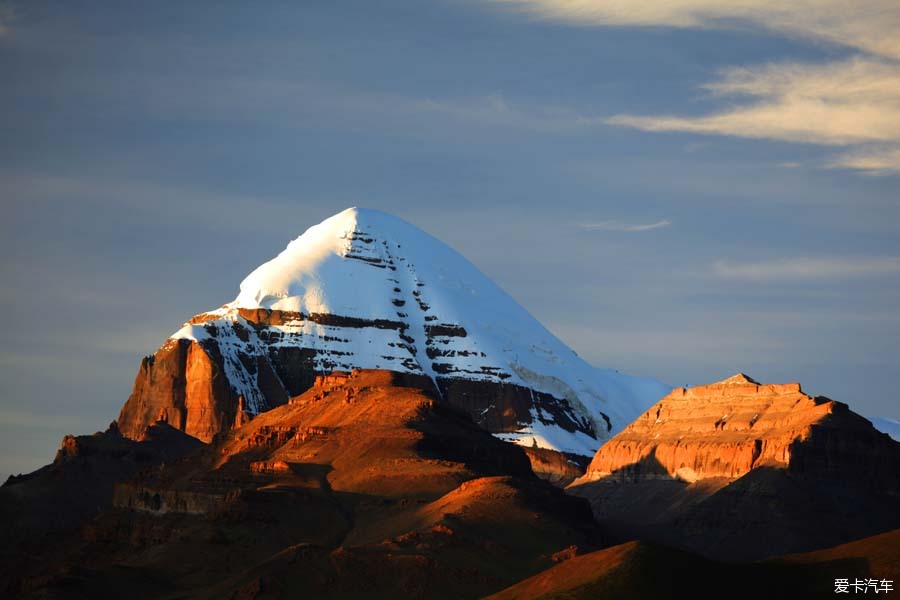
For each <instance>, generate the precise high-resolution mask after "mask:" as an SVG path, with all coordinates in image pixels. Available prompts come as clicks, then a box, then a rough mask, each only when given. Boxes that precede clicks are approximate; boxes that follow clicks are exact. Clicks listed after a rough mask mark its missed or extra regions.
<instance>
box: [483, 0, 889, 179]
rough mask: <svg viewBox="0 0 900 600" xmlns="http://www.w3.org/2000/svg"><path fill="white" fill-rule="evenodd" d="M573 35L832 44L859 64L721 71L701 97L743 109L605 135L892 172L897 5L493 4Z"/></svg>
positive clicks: (623, 118)
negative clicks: (692, 137)
mask: <svg viewBox="0 0 900 600" xmlns="http://www.w3.org/2000/svg"><path fill="white" fill-rule="evenodd" d="M496 1H498V2H500V3H504V4H512V5H515V6H518V7H519V8H521V9H523V10H525V11H527V12H528V13H530V14H532V15H535V16H537V17H539V18H545V19H553V20H558V21H562V22H566V23H570V24H574V25H606V26H648V25H650V26H667V27H679V28H687V27H693V28H727V27H736V26H747V25H750V26H755V27H759V28H762V29H766V30H770V31H775V32H778V33H781V34H785V35H788V36H791V37H801V38H807V39H815V40H820V41H825V42H830V43H836V44H841V45H844V46H846V47H849V48H852V49H855V50H857V51H858V52H859V53H860V56H858V57H856V58H854V59H851V60H843V61H835V62H830V63H826V64H805V63H781V64H770V65H760V66H755V67H741V68H732V69H727V70H725V71H724V72H723V73H722V74H721V76H720V78H719V79H718V80H717V81H714V82H712V83H710V84H708V85H706V86H704V88H705V90H706V91H707V92H711V93H712V94H713V95H714V96H718V97H723V98H738V99H742V100H743V103H742V104H738V105H737V106H735V107H730V108H728V109H726V110H721V111H717V112H713V113H709V114H705V115H700V116H677V115H659V114H657V115H633V114H619V115H615V116H613V117H611V118H609V119H608V120H607V123H609V124H611V125H618V126H625V127H633V128H636V129H641V130H644V131H652V132H689V133H699V134H707V135H725V136H734V137H742V138H754V139H766V140H778V141H787V142H799V143H809V144H819V145H827V146H846V147H849V148H851V149H852V150H851V152H849V153H847V154H846V155H843V156H839V157H838V158H836V159H834V160H832V161H831V162H830V163H829V164H828V165H826V166H830V167H840V168H848V169H854V170H858V171H862V172H866V173H869V174H875V175H884V174H890V173H898V172H900V36H898V35H897V33H896V32H897V31H900V5H898V4H897V3H896V1H895V0H869V1H867V2H866V3H865V6H864V7H861V6H858V5H855V4H848V3H846V2H841V1H836V0H797V1H796V2H780V1H773V0H754V1H750V0H736V1H734V2H715V1H711V0H676V1H668V0H666V1H664V0H648V1H646V2H641V3H630V2H616V1H613V2H607V1H601V0H496Z"/></svg>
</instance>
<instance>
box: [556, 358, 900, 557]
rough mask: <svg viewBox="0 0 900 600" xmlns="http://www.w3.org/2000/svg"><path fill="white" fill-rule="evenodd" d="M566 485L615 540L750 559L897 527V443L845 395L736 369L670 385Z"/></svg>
mask: <svg viewBox="0 0 900 600" xmlns="http://www.w3.org/2000/svg"><path fill="white" fill-rule="evenodd" d="M568 489H569V491H570V492H571V493H573V494H575V495H578V496H581V497H585V498H588V499H589V500H590V501H591V504H592V507H593V509H594V513H595V516H596V518H597V519H598V520H599V521H600V522H601V523H602V524H603V525H605V526H606V527H607V528H608V529H609V530H611V531H614V532H616V534H617V535H619V536H621V538H622V539H634V538H643V539H653V540H656V541H659V542H662V543H665V544H668V545H673V546H677V547H681V548H686V549H689V550H691V551H694V552H699V553H701V554H704V555H706V556H710V557H717V558H724V559H728V560H755V559H760V558H764V557H766V556H771V555H775V554H781V553H787V552H804V551H808V550H812V549H816V548H822V547H825V546H828V545H833V544H837V543H843V542H846V541H849V540H852V539H856V538H860V537H864V536H867V535H873V534H877V533H880V532H883V531H887V530H890V529H893V528H896V527H900V512H898V511H897V510H896V507H897V506H898V502H900V443H897V442H895V441H894V440H892V439H891V438H890V437H889V436H888V435H886V434H883V433H880V432H878V431H877V430H875V429H874V427H873V426H872V424H871V423H870V422H869V421H867V420H866V419H864V418H862V417H860V416H859V415H857V414H855V413H853V412H852V411H851V410H850V409H849V408H848V407H847V405H846V404H843V403H841V402H835V401H833V400H830V399H828V398H824V397H811V396H809V395H807V394H804V393H803V391H802V390H801V388H800V385H799V384H796V383H790V384H780V385H762V384H759V383H757V382H755V381H753V380H752V379H750V378H749V377H747V376H746V375H743V374H739V375H736V376H734V377H731V378H729V379H726V380H724V381H721V382H719V383H715V384H712V385H707V386H701V387H696V388H691V389H676V390H674V391H673V392H672V393H671V394H669V395H668V396H666V397H665V398H663V399H662V400H660V401H659V402H658V403H657V404H655V405H654V406H652V407H651V408H650V409H649V410H647V411H646V412H645V413H644V414H642V415H641V416H640V417H639V418H638V419H637V420H635V421H634V423H632V424H631V425H629V426H628V427H627V428H625V429H624V430H623V431H622V432H621V433H619V434H618V435H616V436H614V437H613V438H612V439H611V440H609V441H608V442H607V443H606V444H604V445H603V446H602V447H601V448H600V450H599V451H598V452H597V454H596V456H595V457H594V459H593V460H592V461H591V463H590V465H589V466H588V469H587V472H586V474H585V475H584V476H583V477H581V478H579V479H577V480H576V481H575V482H574V483H573V484H572V485H571V486H570V487H569V488H568Z"/></svg>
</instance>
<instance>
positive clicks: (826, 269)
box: [712, 257, 900, 282]
mask: <svg viewBox="0 0 900 600" xmlns="http://www.w3.org/2000/svg"><path fill="white" fill-rule="evenodd" d="M898 273H900V257H863V258H790V259H780V260H770V261H762V262H749V263H732V262H729V261H725V260H720V261H716V262H715V263H714V264H713V265H712V274H713V275H714V276H715V277H718V278H721V279H731V280H744V281H759V282H761V281H785V280H833V279H847V278H853V277H867V276H878V275H896V274H898Z"/></svg>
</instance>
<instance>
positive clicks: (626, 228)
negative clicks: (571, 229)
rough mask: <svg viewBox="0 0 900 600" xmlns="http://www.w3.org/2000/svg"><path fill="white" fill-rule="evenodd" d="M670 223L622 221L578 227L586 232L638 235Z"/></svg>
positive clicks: (596, 222)
mask: <svg viewBox="0 0 900 600" xmlns="http://www.w3.org/2000/svg"><path fill="white" fill-rule="evenodd" d="M671 224H672V222H671V221H669V220H665V219H664V220H662V221H657V222H655V223H625V222H623V221H616V220H610V221H595V222H593V223H579V225H578V226H579V227H580V228H582V229H585V230H587V231H622V232H625V233H640V232H642V231H652V230H654V229H661V228H663V227H668V226H669V225H671Z"/></svg>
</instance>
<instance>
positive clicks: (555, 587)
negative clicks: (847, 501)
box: [489, 530, 900, 600]
mask: <svg viewBox="0 0 900 600" xmlns="http://www.w3.org/2000/svg"><path fill="white" fill-rule="evenodd" d="M898 577H900V530H895V531H891V532H889V533H885V534H881V535H878V536H874V537H871V538H866V539H863V540H859V541H856V542H852V543H849V544H844V545H841V546H837V547H835V548H829V549H827V550H822V551H818V552H811V553H808V554H798V555H791V556H786V557H782V558H777V559H773V560H769V561H766V562H761V563H750V564H726V563H720V562H715V561H712V560H709V559H705V558H702V557H700V556H698V555H694V554H690V553H688V552H684V551H680V550H673V549H671V548H666V547H663V546H658V545H655V544H652V543H647V542H627V543H624V544H621V545H618V546H614V547H612V548H606V549H604V550H599V551H596V552H591V553H589V554H585V555H582V556H577V557H575V558H572V559H570V560H567V561H565V562H563V563H561V564H559V565H556V566H553V567H551V568H550V569H548V570H546V571H544V572H543V573H539V574H538V575H535V576H533V577H530V578H528V579H526V580H524V581H522V582H519V583H517V584H516V585H513V586H511V587H509V588H507V589H505V590H503V591H502V592H499V593H497V594H494V595H492V596H490V597H489V600H533V599H537V598H540V599H542V600H552V599H554V598H557V599H563V598H565V599H566V600H581V599H584V600H593V599H595V598H621V599H629V598H635V599H643V598H653V599H655V600H660V599H665V598H695V597H697V598H702V597H705V596H712V597H717V596H722V597H727V598H751V599H754V600H756V599H758V598H765V597H771V596H773V595H774V596H776V597H779V598H824V597H831V596H832V595H833V594H834V593H835V580H837V579H847V580H848V581H849V582H854V583H855V582H856V581H857V580H859V581H866V582H868V581H870V580H877V581H878V582H879V584H878V585H881V581H882V580H888V581H893V582H894V583H896V581H897V579H898ZM877 587H878V586H869V585H865V588H868V589H867V591H866V593H870V594H872V595H877V594H876V592H875V589H876V588H877ZM891 587H892V588H893V586H891ZM854 592H855V590H854V588H850V590H849V593H851V594H852V593H854ZM860 593H862V591H860Z"/></svg>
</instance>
